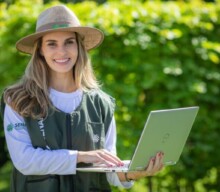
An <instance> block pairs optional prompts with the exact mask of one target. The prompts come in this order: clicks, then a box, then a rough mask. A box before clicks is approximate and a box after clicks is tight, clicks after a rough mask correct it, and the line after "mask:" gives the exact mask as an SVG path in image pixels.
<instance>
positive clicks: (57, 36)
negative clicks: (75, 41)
mask: <svg viewBox="0 0 220 192" xmlns="http://www.w3.org/2000/svg"><path fill="white" fill-rule="evenodd" d="M68 38H76V34H75V33H74V32H69V31H56V32H51V33H47V34H45V35H44V36H43V37H42V39H43V41H46V40H65V39H68Z"/></svg>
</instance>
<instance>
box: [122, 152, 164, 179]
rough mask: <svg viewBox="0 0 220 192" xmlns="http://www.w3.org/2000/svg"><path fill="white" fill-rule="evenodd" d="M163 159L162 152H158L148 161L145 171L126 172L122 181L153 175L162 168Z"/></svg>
mask: <svg viewBox="0 0 220 192" xmlns="http://www.w3.org/2000/svg"><path fill="white" fill-rule="evenodd" d="M163 157H164V154H163V153H162V152H158V153H157V154H156V156H155V157H152V158H151V159H150V161H149V163H148V165H147V167H146V169H145V170H143V171H134V172H128V173H127V178H125V177H124V180H125V181H126V180H138V179H140V178H143V177H147V176H153V175H155V174H156V173H158V172H159V171H161V170H162V168H163Z"/></svg>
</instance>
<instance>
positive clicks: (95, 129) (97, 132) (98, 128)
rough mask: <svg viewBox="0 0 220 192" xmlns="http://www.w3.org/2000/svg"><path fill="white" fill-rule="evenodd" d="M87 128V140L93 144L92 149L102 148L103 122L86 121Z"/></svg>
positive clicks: (103, 141) (103, 139)
mask: <svg viewBox="0 0 220 192" xmlns="http://www.w3.org/2000/svg"><path fill="white" fill-rule="evenodd" d="M87 128H88V133H89V140H90V142H91V143H92V145H93V149H103V148H104V143H105V131H104V124H103V123H95V122H88V123H87Z"/></svg>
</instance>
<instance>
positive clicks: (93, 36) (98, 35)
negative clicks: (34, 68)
mask: <svg viewBox="0 0 220 192" xmlns="http://www.w3.org/2000/svg"><path fill="white" fill-rule="evenodd" d="M54 31H72V32H77V33H79V34H80V35H81V36H82V38H83V42H84V45H85V48H86V50H90V49H93V48H95V47H97V46H99V45H100V44H101V43H102V41H103V38H104V35H103V33H102V31H100V30H98V29H96V28H92V27H83V26H81V25H80V22H79V20H78V18H77V17H76V15H75V14H74V13H73V12H72V11H71V10H70V9H69V8H67V7H66V6H64V5H58V6H53V7H51V8H49V9H46V10H45V11H43V12H42V13H41V14H40V15H39V17H38V20H37V25H36V32H35V33H33V34H31V35H28V36H26V37H24V38H22V39H20V40H19V41H18V42H17V43H16V48H17V49H18V50H19V51H21V52H24V53H28V54H32V52H33V47H34V43H35V41H36V40H37V39H39V38H40V37H42V36H43V35H45V34H47V33H50V32H54Z"/></svg>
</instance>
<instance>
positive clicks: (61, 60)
mask: <svg viewBox="0 0 220 192" xmlns="http://www.w3.org/2000/svg"><path fill="white" fill-rule="evenodd" d="M68 60H69V59H55V61H56V62H58V63H64V62H67V61H68Z"/></svg>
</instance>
